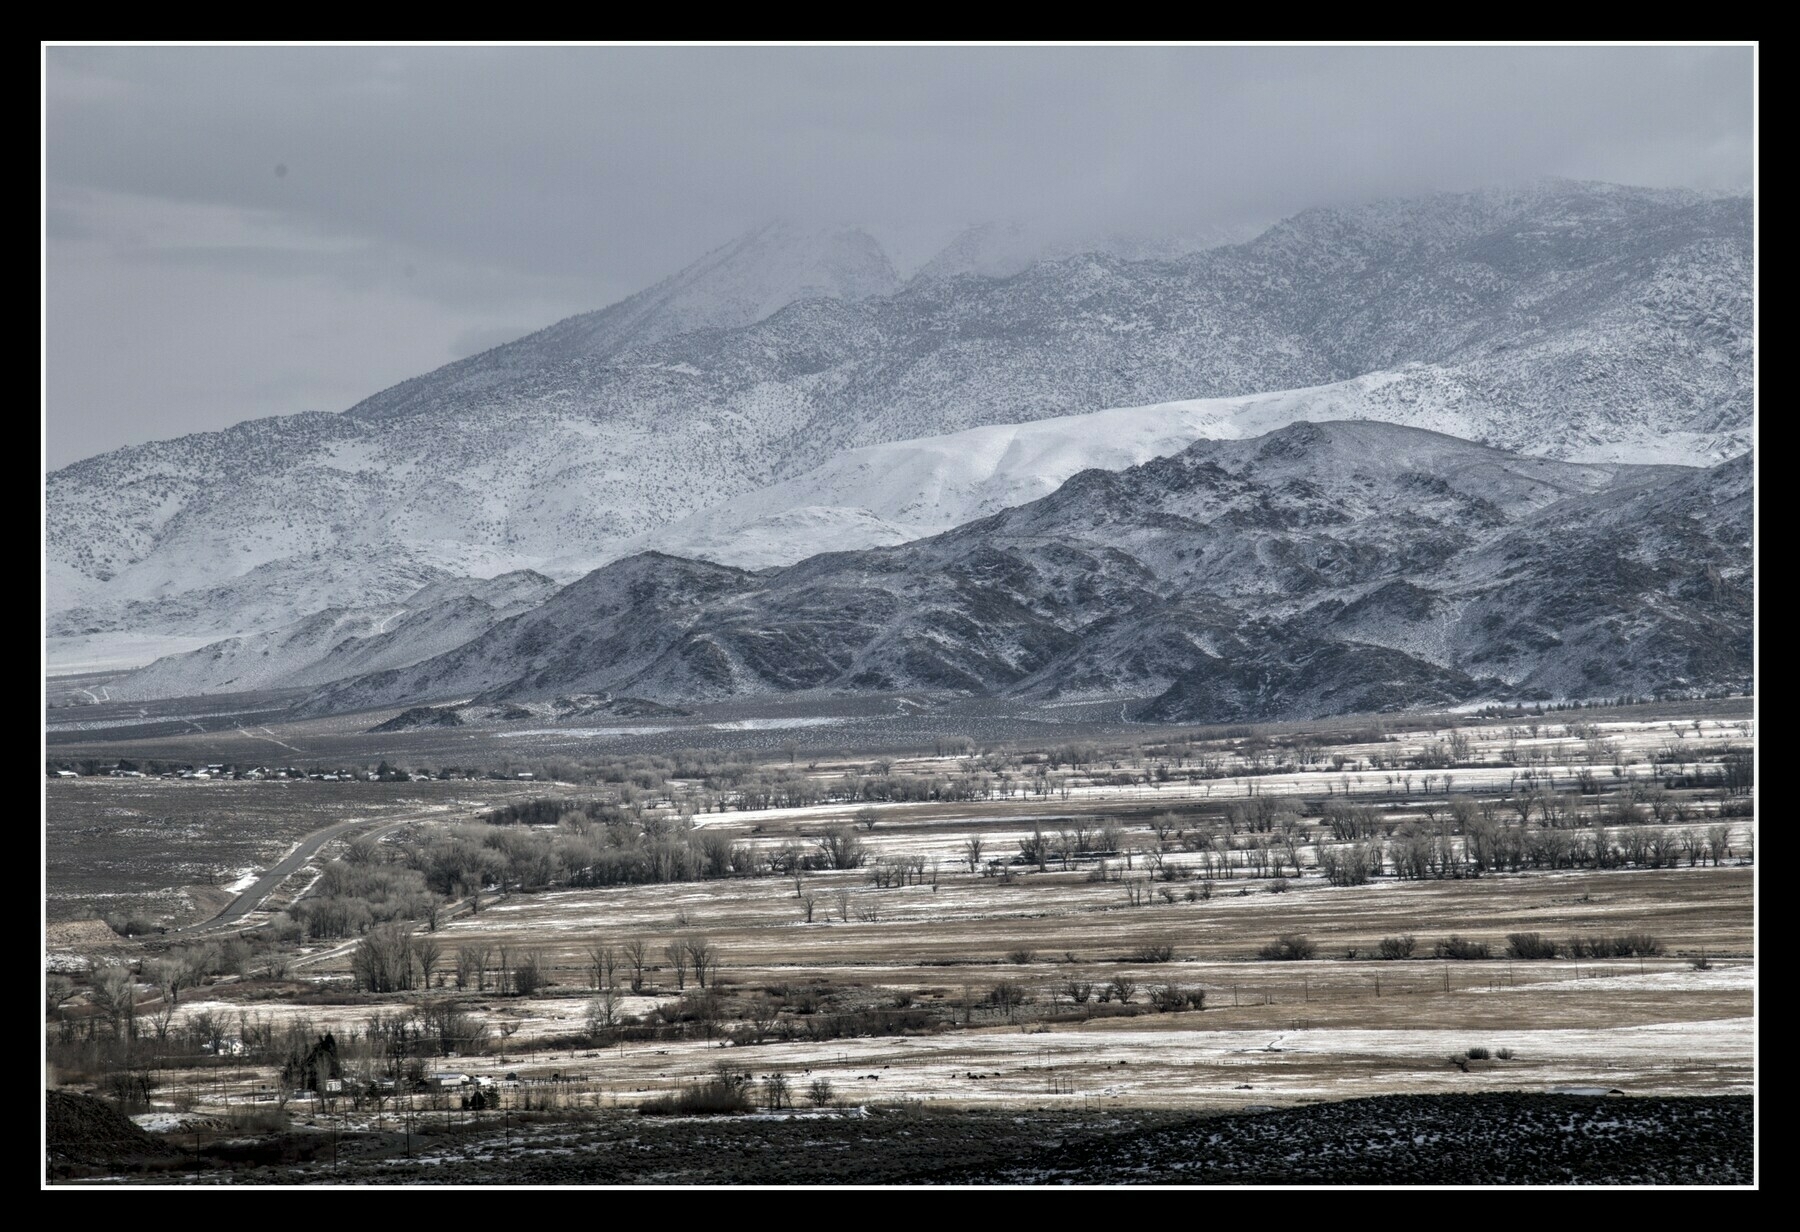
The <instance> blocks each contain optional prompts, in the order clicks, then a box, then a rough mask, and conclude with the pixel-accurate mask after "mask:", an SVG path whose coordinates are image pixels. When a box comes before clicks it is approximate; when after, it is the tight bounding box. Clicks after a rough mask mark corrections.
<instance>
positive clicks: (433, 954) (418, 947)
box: [412, 935, 444, 988]
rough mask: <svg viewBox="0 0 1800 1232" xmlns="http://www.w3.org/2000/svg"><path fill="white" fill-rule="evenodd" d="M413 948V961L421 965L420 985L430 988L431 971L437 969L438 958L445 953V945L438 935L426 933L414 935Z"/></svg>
mask: <svg viewBox="0 0 1800 1232" xmlns="http://www.w3.org/2000/svg"><path fill="white" fill-rule="evenodd" d="M412 948H413V961H414V962H415V963H417V964H418V967H419V985H420V986H421V987H423V988H430V987H431V973H432V972H433V971H435V970H437V965H438V960H439V959H441V958H442V957H443V955H444V950H443V947H442V946H440V945H439V944H438V940H437V938H436V937H433V936H430V935H426V936H423V937H420V936H415V937H413V939H412Z"/></svg>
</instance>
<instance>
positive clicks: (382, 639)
mask: <svg viewBox="0 0 1800 1232" xmlns="http://www.w3.org/2000/svg"><path fill="white" fill-rule="evenodd" d="M555 590H556V583H555V582H553V581H551V580H550V579H549V578H547V577H545V576H544V575H543V574H541V573H532V572H530V571H528V570H521V571H518V572H515V573H506V574H501V575H500V576H499V577H494V578H485V579H481V578H444V579H440V580H438V581H434V582H431V583H429V584H428V585H425V586H422V587H420V588H419V589H418V590H417V591H415V592H414V593H413V594H410V595H408V596H406V597H405V598H404V599H402V600H401V601H400V602H398V603H395V604H392V605H384V606H380V607H372V608H367V607H365V608H344V607H330V608H326V609H324V610H323V611H319V612H314V613H312V614H311V615H308V616H304V617H302V618H301V619H299V620H297V621H295V622H294V623H292V624H289V625H285V626H283V627H282V628H279V629H275V630H273V631H271V632H268V633H256V634H248V635H245V636H242V637H232V638H226V639H223V640H221V641H218V642H214V643H212V644H211V645H207V646H202V647H200V648H199V649H198V650H193V651H190V652H188V653H185V654H176V655H168V656H165V657H164V658H160V659H158V660H156V661H155V662H154V663H152V664H150V665H149V666H148V667H145V668H142V669H141V670H139V671H135V672H132V673H131V674H129V675H127V676H125V677H123V678H121V679H119V680H115V681H110V682H109V683H108V686H107V688H108V692H109V697H110V698H111V699H112V700H117V701H137V700H142V699H145V698H153V697H193V696H198V695H200V694H204V693H241V692H245V691H248V690H252V689H293V688H305V687H309V686H317V685H321V684H328V683H330V682H331V681H333V680H342V679H344V678H345V677H348V676H358V675H363V674H365V673H368V672H376V671H384V670H386V669H388V668H395V667H406V666H409V665H410V664H413V663H417V662H419V661H420V660H421V659H428V658H430V657H431V656H433V655H436V654H442V653H443V652H444V651H447V650H451V649H454V648H455V647H457V646H460V645H462V644H463V643H465V642H467V641H470V640H471V639H473V638H476V637H479V636H480V635H481V634H483V633H485V632H487V631H488V630H489V629H490V628H492V627H493V626H494V625H496V624H498V623H499V622H500V621H502V620H505V619H506V618H507V617H509V616H516V615H518V614H519V613H520V612H524V611H527V610H529V609H531V608H533V607H535V606H537V604H539V603H541V602H542V601H543V600H544V599H546V598H548V597H549V596H550V594H551V593H552V592H554V591H555Z"/></svg>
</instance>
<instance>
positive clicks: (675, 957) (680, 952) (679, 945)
mask: <svg viewBox="0 0 1800 1232" xmlns="http://www.w3.org/2000/svg"><path fill="white" fill-rule="evenodd" d="M663 957H664V958H666V959H668V960H669V965H671V966H672V967H674V968H675V991H676V992H681V991H682V990H684V989H685V988H686V987H687V964H688V952H687V946H686V944H684V943H683V942H682V941H681V939H680V938H676V939H675V940H674V941H671V942H669V944H667V945H665V946H664V947H663Z"/></svg>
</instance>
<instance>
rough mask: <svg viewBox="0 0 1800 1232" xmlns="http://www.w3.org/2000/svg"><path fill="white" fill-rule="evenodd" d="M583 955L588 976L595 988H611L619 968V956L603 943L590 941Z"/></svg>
mask: <svg viewBox="0 0 1800 1232" xmlns="http://www.w3.org/2000/svg"><path fill="white" fill-rule="evenodd" d="M583 953H584V954H586V956H587V966H588V974H589V976H591V977H592V979H593V981H594V987H595V988H611V987H612V986H613V980H614V975H615V973H616V972H617V970H618V966H619V955H618V952H617V951H615V950H614V949H613V948H612V946H610V945H607V944H606V943H605V942H604V941H590V942H589V943H588V944H587V947H586V948H585V950H583Z"/></svg>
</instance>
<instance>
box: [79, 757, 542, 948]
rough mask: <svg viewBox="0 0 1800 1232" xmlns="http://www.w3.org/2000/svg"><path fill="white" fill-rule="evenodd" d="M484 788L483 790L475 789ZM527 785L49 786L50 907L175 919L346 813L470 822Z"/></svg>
mask: <svg viewBox="0 0 1800 1232" xmlns="http://www.w3.org/2000/svg"><path fill="white" fill-rule="evenodd" d="M471 788H474V789H476V790H474V791H471V790H470V789H471ZM509 794H517V789H513V788H511V787H510V786H509V785H508V784H504V783H501V784H497V785H494V786H493V787H491V788H490V787H489V786H488V785H486V784H480V783H473V784H471V783H461V782H448V783H446V782H432V783H358V784H355V785H354V790H352V785H351V784H347V783H346V784H341V785H340V784H336V783H315V782H310V781H306V780H301V781H297V782H252V781H243V782H229V781H227V782H207V781H199V782H195V781H183V780H168V779H153V778H143V779H110V778H81V779H63V780H51V781H50V782H49V783H47V784H46V785H45V797H44V836H45V844H44V850H45V868H44V875H45V881H46V884H47V888H48V892H47V894H46V896H45V900H44V912H45V916H46V918H47V919H48V920H49V921H51V922H53V923H54V922H60V921H66V920H77V919H82V918H86V917H91V916H120V917H128V916H137V917H146V918H149V919H152V920H155V921H157V922H159V923H166V924H169V925H173V926H180V925H183V924H190V923H194V922H196V920H197V919H199V918H201V917H202V916H204V915H205V914H207V913H208V912H207V907H208V906H210V907H211V908H212V909H213V910H216V909H217V908H218V907H219V906H222V905H223V902H224V901H225V899H226V898H227V897H228V896H227V895H224V894H216V895H208V894H206V893H203V892H202V891H207V890H222V889H224V888H226V887H230V886H232V885H233V884H234V883H237V882H239V881H240V880H242V879H244V878H245V877H246V875H247V874H250V873H253V872H255V871H256V870H258V869H262V868H266V867H268V866H269V865H271V864H273V863H274V862H275V861H276V860H278V859H280V857H281V856H282V855H283V853H285V852H286V851H287V850H288V849H289V848H290V847H292V846H293V845H294V844H295V843H296V842H298V841H299V840H300V839H301V838H302V837H303V836H305V835H307V834H310V833H312V832H313V831H314V830H320V829H323V828H325V827H326V826H330V825H334V824H336V823H338V822H341V821H349V820H353V819H356V818H367V819H368V820H369V822H370V824H371V826H375V825H379V824H384V823H387V822H390V821H401V820H417V819H420V818H425V817H441V818H449V817H454V818H458V819H461V818H465V817H469V816H473V815H474V814H475V813H476V812H477V811H479V810H480V809H482V808H486V807H491V806H492V804H493V803H494V802H495V801H496V800H500V799H504V798H506V797H507V796H508V795H509Z"/></svg>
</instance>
